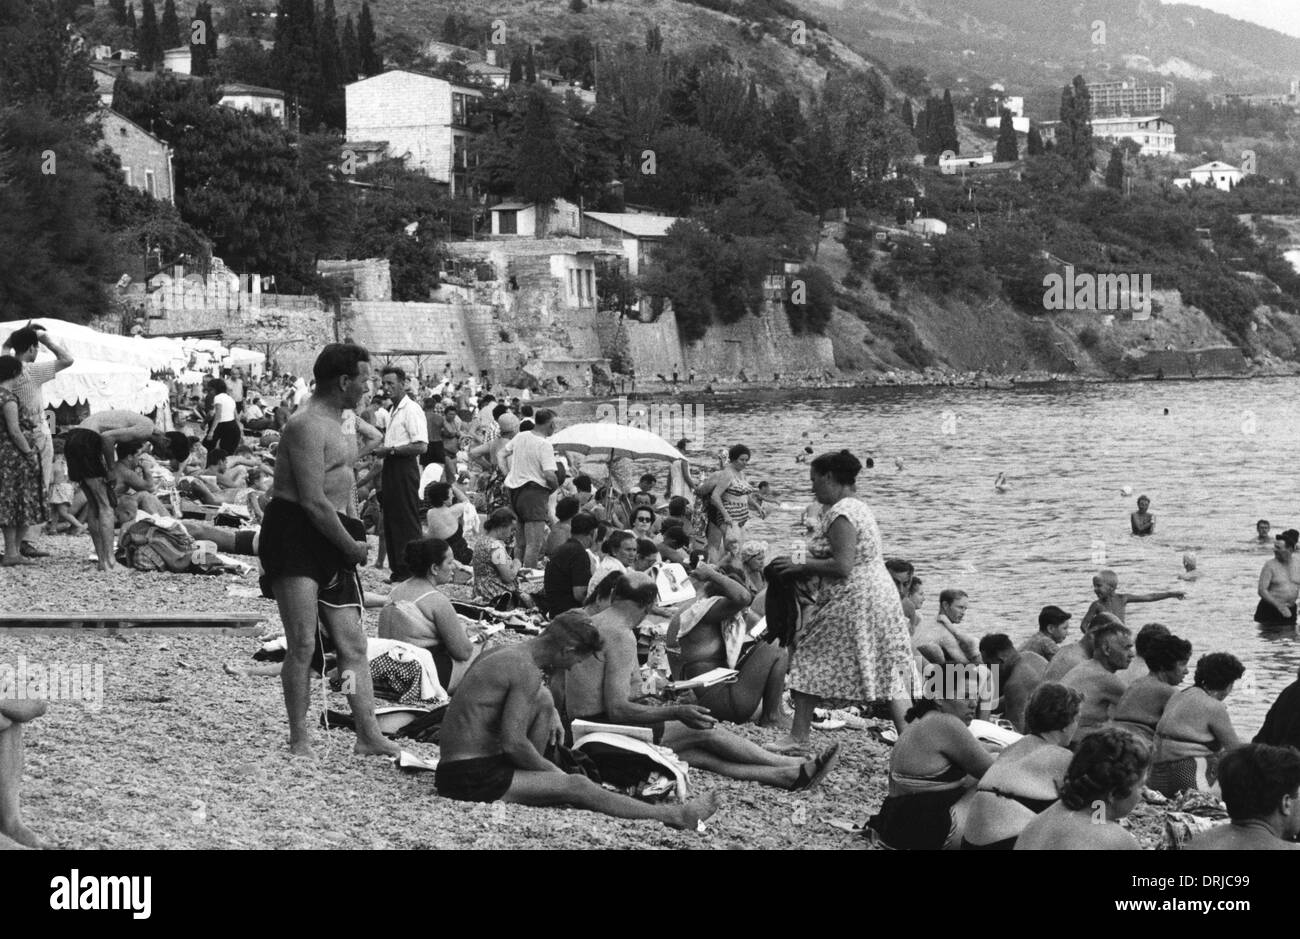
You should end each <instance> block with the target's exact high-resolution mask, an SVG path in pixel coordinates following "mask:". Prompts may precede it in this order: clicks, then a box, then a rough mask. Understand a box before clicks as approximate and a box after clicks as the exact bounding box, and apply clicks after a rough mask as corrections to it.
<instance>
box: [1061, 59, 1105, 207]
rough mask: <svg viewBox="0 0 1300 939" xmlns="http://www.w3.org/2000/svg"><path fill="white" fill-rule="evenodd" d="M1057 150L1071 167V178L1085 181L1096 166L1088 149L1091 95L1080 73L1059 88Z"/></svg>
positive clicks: (1090, 134) (1089, 142)
mask: <svg viewBox="0 0 1300 939" xmlns="http://www.w3.org/2000/svg"><path fill="white" fill-rule="evenodd" d="M1056 150H1057V152H1058V153H1059V154H1060V155H1061V156H1063V157H1065V158H1066V159H1067V160H1069V161H1070V163H1071V164H1073V166H1074V178H1075V180H1076V181H1077V182H1078V183H1079V184H1081V185H1082V184H1083V183H1086V182H1087V181H1088V179H1089V177H1090V176H1091V175H1092V171H1093V168H1094V167H1095V166H1096V159H1095V157H1094V155H1093V152H1092V95H1091V94H1090V93H1089V92H1088V84H1087V82H1085V81H1084V80H1083V76H1082V75H1076V76H1074V81H1073V82H1071V83H1070V84H1069V85H1066V86H1065V87H1064V88H1063V89H1062V90H1061V124H1060V127H1058V128H1057V133H1056Z"/></svg>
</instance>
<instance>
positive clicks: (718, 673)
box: [668, 668, 740, 691]
mask: <svg viewBox="0 0 1300 939" xmlns="http://www.w3.org/2000/svg"><path fill="white" fill-rule="evenodd" d="M739 677H740V672H738V671H736V670H735V669H734V668H715V669H713V670H712V671H708V672H705V673H704V674H703V675H696V676H695V677H694V678H689V679H687V680H685V681H674V682H670V683H669V684H668V690H669V691H690V690H691V689H693V688H712V687H713V686H714V685H722V684H726V683H727V682H729V681H735V680H736V679H737V678H739Z"/></svg>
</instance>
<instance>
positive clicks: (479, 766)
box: [433, 753, 515, 802]
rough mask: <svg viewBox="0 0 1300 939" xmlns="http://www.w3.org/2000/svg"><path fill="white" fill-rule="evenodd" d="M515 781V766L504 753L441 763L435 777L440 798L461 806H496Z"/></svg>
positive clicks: (434, 781)
mask: <svg viewBox="0 0 1300 939" xmlns="http://www.w3.org/2000/svg"><path fill="white" fill-rule="evenodd" d="M514 779H515V764H514V763H513V762H511V760H510V757H508V756H506V755H505V754H504V753H498V754H496V755H495V756H479V757H472V758H471V759H468V760H455V761H454V762H451V763H446V762H440V763H439V764H438V769H437V770H436V771H435V772H434V774H433V783H434V786H436V787H437V790H438V795H440V796H442V797H443V798H446V799H455V800H456V801H458V802H496V801H497V800H498V799H500V798H501V797H502V796H504V795H505V794H506V793H507V792H509V791H510V785H511V783H513V782H514Z"/></svg>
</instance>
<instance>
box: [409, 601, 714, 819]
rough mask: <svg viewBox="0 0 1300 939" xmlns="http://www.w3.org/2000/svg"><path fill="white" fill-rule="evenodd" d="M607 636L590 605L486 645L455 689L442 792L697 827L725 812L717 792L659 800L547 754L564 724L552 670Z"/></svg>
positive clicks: (440, 775) (583, 656) (444, 738)
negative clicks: (614, 788)
mask: <svg viewBox="0 0 1300 939" xmlns="http://www.w3.org/2000/svg"><path fill="white" fill-rule="evenodd" d="M601 645H602V644H601V640H600V635H599V634H598V633H597V631H596V628H595V627H594V626H593V625H592V623H591V619H590V618H589V617H588V616H587V614H586V613H583V612H582V611H581V610H570V611H568V612H567V613H561V614H560V615H559V616H557V617H556V618H555V619H553V620H552V621H551V624H550V625H549V626H547V627H546V630H545V631H544V632H543V633H542V634H541V635H540V636H537V637H535V638H533V639H529V640H527V641H526V642H521V643H514V644H511V645H506V646H497V647H496V648H494V649H489V650H488V651H487V652H484V653H483V654H482V655H481V656H480V657H479V660H478V661H477V662H475V663H474V667H473V668H471V669H470V670H469V672H468V673H467V674H466V675H465V679H464V681H463V682H461V685H460V687H459V688H457V689H456V696H455V697H453V698H452V699H451V704H450V705H449V706H448V708H447V716H446V718H445V719H444V720H443V723H442V730H441V735H440V743H439V749H440V752H441V758H440V759H439V761H438V769H437V772H436V773H435V774H434V783H435V785H436V786H437V788H438V794H439V795H441V796H443V797H445V798H448V799H456V800H458V801H461V802H497V801H501V802H516V803H519V804H520V805H547V806H575V807H577V808H580V809H587V810H589V811H592V812H600V813H601V814H603V815H612V816H613V817H615V818H649V819H654V820H656V821H659V822H663V823H664V824H665V825H667V826H669V827H670V828H681V829H686V830H688V831H689V830H692V829H694V828H696V827H697V825H698V824H699V822H701V821H703V820H704V819H706V818H708V817H709V816H710V815H712V814H713V813H714V812H716V811H717V810H718V796H717V794H716V793H711V794H710V795H708V796H707V797H705V798H702V799H695V800H693V801H691V802H687V803H686V804H685V805H652V804H650V803H647V802H640V801H638V800H636V799H633V798H630V797H629V796H624V795H620V794H619V793H616V792H610V791H609V790H607V789H604V788H602V787H601V786H599V785H597V784H596V783H594V782H592V781H591V780H590V779H588V778H587V777H586V776H581V775H570V774H568V773H565V772H564V770H562V769H560V768H559V767H558V766H556V765H555V764H554V763H552V762H550V761H549V760H547V759H546V758H545V757H544V756H542V753H543V752H544V751H545V750H546V749H547V746H548V744H549V743H550V742H551V741H553V740H556V739H558V738H559V737H560V735H561V734H562V733H563V730H562V728H561V727H560V721H559V714H558V713H556V710H555V704H554V702H553V700H552V699H551V693H550V691H549V690H548V689H547V687H546V680H547V676H548V675H549V673H551V672H555V671H567V670H568V669H570V668H573V667H574V666H575V665H577V664H579V663H581V662H583V661H586V660H587V659H589V658H591V657H592V656H593V655H595V654H596V653H597V652H599V651H600V650H601Z"/></svg>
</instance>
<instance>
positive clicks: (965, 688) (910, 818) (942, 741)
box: [867, 670, 993, 851]
mask: <svg viewBox="0 0 1300 939" xmlns="http://www.w3.org/2000/svg"><path fill="white" fill-rule="evenodd" d="M952 675H953V680H952V681H951V682H945V684H946V685H947V687H946V688H944V693H945V697H941V698H938V699H935V698H923V699H921V700H919V701H917V702H916V703H915V704H914V705H913V706H912V708H911V710H909V711H908V712H907V715H906V719H907V721H908V724H907V727H905V728H904V729H903V733H902V734H901V735H900V736H899V738H898V743H896V744H895V745H894V752H893V754H892V755H891V756H890V760H889V796H888V797H887V798H886V799H885V801H884V803H883V804H882V805H881V806H880V811H879V812H877V813H876V814H875V815H874V816H873V817H872V819H871V821H870V822H868V823H867V826H868V829H867V830H868V831H870V832H873V833H874V836H875V837H877V838H878V839H879V840H880V841H883V842H884V843H885V844H886V845H888V846H889V847H891V848H897V849H903V850H919V851H932V850H937V849H939V848H954V847H957V846H958V845H959V844H960V843H961V835H962V829H963V827H964V826H963V821H964V816H965V805H959V803H967V804H968V803H969V799H963V797H965V796H969V795H970V794H972V793H973V787H974V785H975V784H976V782H977V781H978V780H980V779H982V778H983V776H984V774H985V773H987V772H988V770H989V767H990V766H992V765H993V756H992V755H991V754H990V753H989V752H988V751H987V750H985V749H984V748H983V747H982V746H981V745H980V742H979V741H978V740H976V739H975V735H974V734H972V733H971V732H970V726H969V725H970V722H971V720H972V719H973V718H974V717H975V710H976V708H977V707H978V706H979V683H978V681H977V680H976V679H975V678H974V676H970V675H967V674H965V672H964V670H953V672H952Z"/></svg>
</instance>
